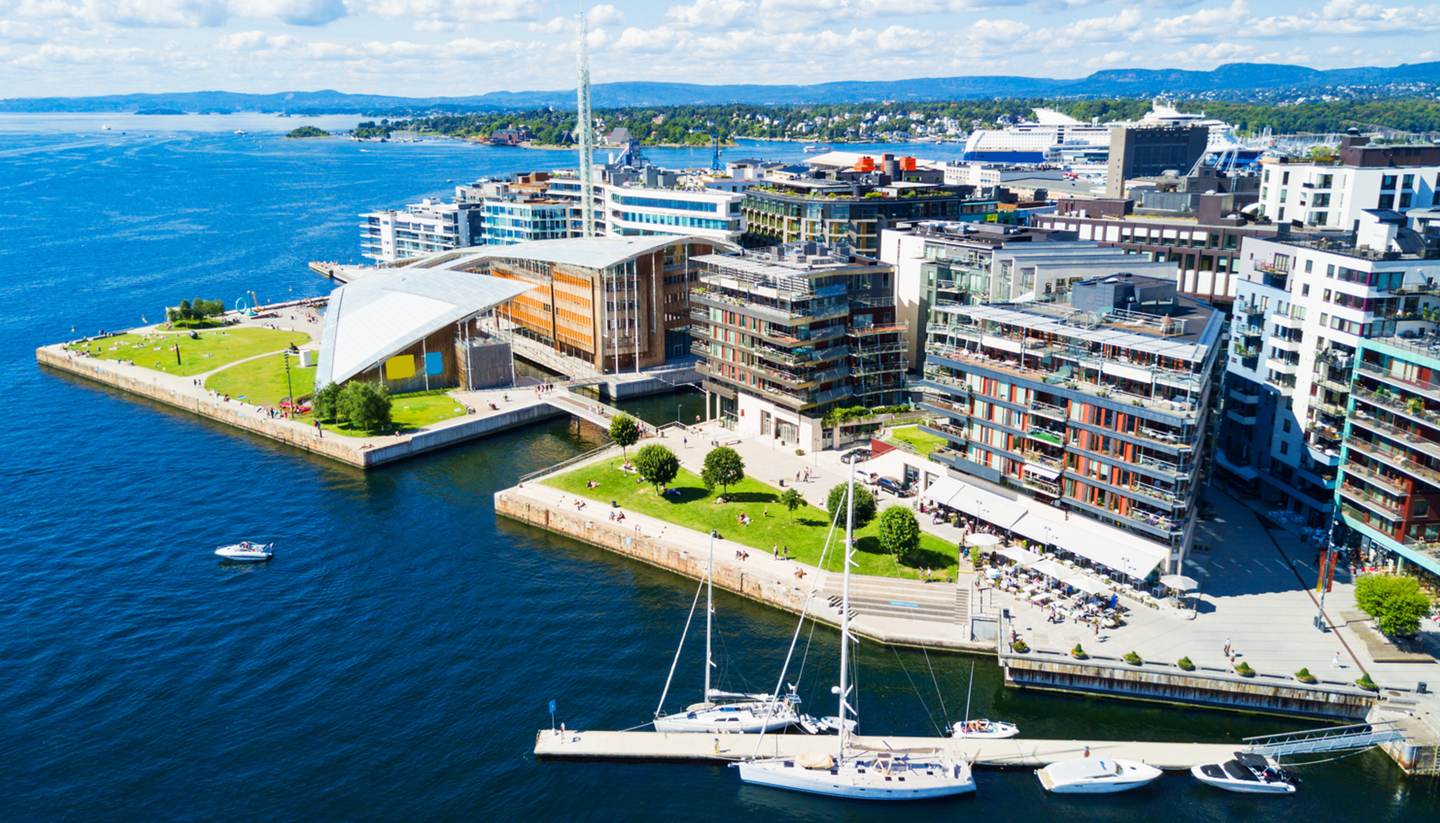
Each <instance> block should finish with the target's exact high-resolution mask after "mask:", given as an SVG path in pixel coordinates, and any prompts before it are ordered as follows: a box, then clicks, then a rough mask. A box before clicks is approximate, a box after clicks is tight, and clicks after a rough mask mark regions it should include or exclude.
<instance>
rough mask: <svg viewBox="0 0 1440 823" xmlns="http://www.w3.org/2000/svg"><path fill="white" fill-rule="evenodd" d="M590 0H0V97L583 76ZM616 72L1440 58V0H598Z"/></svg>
mask: <svg viewBox="0 0 1440 823" xmlns="http://www.w3.org/2000/svg"><path fill="white" fill-rule="evenodd" d="M579 8H580V7H579V5H578V4H576V3H570V2H546V1H545V0H539V1H538V2H527V0H0V97H33V96H41V95H80V94H105V93H113V92H128V91H187V90H196V89H227V90H233V91H256V92H263V91H280V90H286V89H318V88H336V89H340V90H342V91H354V92H374V93H385V94H405V95H417V96H429V95H459V94H474V93H479V92H485V91H492V90H496V89H537V88H540V89H544V88H565V87H568V86H571V85H572V84H573V77H574V40H575V32H576V29H575V20H576V14H577V12H578V9H579ZM590 19H591V37H590V42H591V53H592V66H593V76H594V78H595V81H596V82H605V81H614V80H684V81H691V82H702V83H724V82H760V83H782V82H801V83H805V82H819V81H825V80H844V79H902V78H906V77H920V76H942V75H955V74H1023V75H1044V76H1052V77H1078V76H1083V75H1085V74H1088V73H1090V72H1092V71H1095V70H1097V69H1102V68H1116V67H1136V66H1139V67H1149V68H1160V67H1180V68H1196V69H1208V68H1213V67H1214V66H1216V65H1218V64H1220V63H1227V62H1236V61H1257V62H1287V63H1300V64H1304V65H1311V66H1317V67H1336V66H1355V65H1394V64H1397V63H1404V62H1419V61H1424V60H1440V2H1423V0H1422V1H1421V2H1416V3H1413V4H1408V3H1405V2H1403V0H1397V2H1395V3H1394V4H1392V3H1391V2H1389V0H1379V1H1378V2H1373V3H1372V2H1362V0H1328V2H1324V3H1297V2H1293V0H1291V2H1277V1H1276V0H1128V2H1127V0H690V2H683V0H682V1H681V2H669V3H666V2H663V0H662V2H626V1H625V0H615V2H613V3H606V4H596V5H594V6H592V7H591V10H590Z"/></svg>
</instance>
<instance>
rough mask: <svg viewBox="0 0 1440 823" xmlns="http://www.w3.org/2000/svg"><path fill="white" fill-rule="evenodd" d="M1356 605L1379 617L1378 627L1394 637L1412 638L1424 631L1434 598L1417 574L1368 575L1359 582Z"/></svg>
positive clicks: (1377, 620)
mask: <svg viewBox="0 0 1440 823" xmlns="http://www.w3.org/2000/svg"><path fill="white" fill-rule="evenodd" d="M1355 604H1356V605H1358V606H1359V607H1360V608H1361V610H1362V611H1364V612H1365V613H1366V614H1368V615H1370V616H1371V617H1373V618H1375V626H1376V627H1377V628H1379V629H1380V632H1381V633H1382V634H1385V635H1389V636H1390V637H1408V636H1410V635H1412V634H1414V633H1416V632H1418V631H1420V621H1421V620H1423V619H1424V618H1425V615H1427V614H1429V613H1430V598H1429V597H1426V596H1425V593H1424V592H1422V591H1420V583H1419V581H1417V580H1416V579H1415V578H1413V577H1404V576H1402V575H1396V574H1367V575H1362V576H1361V577H1360V579H1358V580H1356V581H1355Z"/></svg>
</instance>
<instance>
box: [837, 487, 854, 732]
mask: <svg viewBox="0 0 1440 823" xmlns="http://www.w3.org/2000/svg"><path fill="white" fill-rule="evenodd" d="M854 543H855V461H853V460H852V461H850V480H849V487H848V488H847V489H846V491H845V559H844V561H843V564H842V567H841V572H840V707H839V708H840V735H839V737H840V758H839V759H841V760H844V759H845V738H846V737H847V734H846V729H845V726H846V723H845V719H846V717H847V716H848V715H847V714H846V700H847V698H848V697H849V694H848V693H847V692H848V691H849V688H850V676H849V675H850V552H851V550H852V548H853V546H854Z"/></svg>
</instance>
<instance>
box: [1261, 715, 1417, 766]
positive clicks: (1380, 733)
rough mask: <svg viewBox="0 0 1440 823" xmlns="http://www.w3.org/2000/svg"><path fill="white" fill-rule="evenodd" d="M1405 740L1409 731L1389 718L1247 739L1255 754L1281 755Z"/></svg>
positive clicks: (1364, 747)
mask: <svg viewBox="0 0 1440 823" xmlns="http://www.w3.org/2000/svg"><path fill="white" fill-rule="evenodd" d="M1404 739H1405V733H1404V732H1402V731H1401V730H1400V728H1399V727H1398V726H1397V725H1396V724H1394V723H1392V722H1388V721H1387V722H1384V723H1357V724H1355V725H1352V726H1332V727H1330V728H1324V729H1310V730H1307V731H1298V732H1285V733H1283V734H1267V735H1262V736H1260V737H1247V738H1245V748H1246V750H1247V751H1250V752H1254V753H1255V754H1264V755H1269V756H1271V757H1279V756H1282V755H1287V754H1311V753H1316V752H1338V751H1343V750H1345V749H1368V748H1370V747H1371V746H1378V745H1380V744H1382V743H1391V742H1394V741H1396V740H1404Z"/></svg>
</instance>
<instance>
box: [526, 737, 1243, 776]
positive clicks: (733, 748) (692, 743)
mask: <svg viewBox="0 0 1440 823" xmlns="http://www.w3.org/2000/svg"><path fill="white" fill-rule="evenodd" d="M854 740H855V745H856V746H858V747H864V748H879V749H884V748H886V747H889V748H891V749H896V750H901V749H923V750H935V749H941V750H944V751H945V752H947V753H949V754H951V755H952V756H957V757H963V758H965V759H966V760H970V761H973V762H974V763H975V765H977V766H992V767H996V768H1005V767H1015V768H1036V767H1039V766H1045V765H1048V764H1050V763H1054V762H1056V761H1059V760H1068V759H1070V758H1074V757H1081V756H1083V755H1084V753H1085V747H1086V746H1089V747H1090V754H1091V756H1092V757H1117V758H1124V759H1126V760H1138V761H1141V762H1144V763H1148V764H1150V765H1151V766H1154V767H1156V768H1157V769H1167V770H1179V769H1189V768H1190V767H1191V766H1196V765H1199V764H1201V763H1219V762H1221V761H1223V760H1229V759H1230V758H1231V757H1233V756H1234V753H1235V752H1236V751H1237V750H1238V749H1240V748H1242V745H1243V744H1239V743H1163V742H1122V741H1115V740H1030V739H1026V738H1023V737H1015V738H1011V739H1009V740H952V739H950V738H945V737H903V736H895V737H876V736H864V735H861V736H859V737H856V738H854ZM756 742H757V741H756V737H755V736H754V735H745V734H720V735H715V734H665V733H661V732H638V731H637V732H605V731H566V732H565V733H564V734H563V735H562V734H561V733H560V732H558V731H551V730H550V729H542V730H540V731H539V732H537V733H536V735H535V756H536V757H539V758H554V759H572V760H675V761H684V760H689V761H717V762H730V761H735V760H741V759H744V758H748V757H753V756H755V755H756V754H757V751H756ZM759 744H760V745H759V751H758V754H759V755H761V756H766V757H774V756H783V757H799V756H802V755H805V754H811V753H830V752H832V751H833V750H834V748H835V738H834V737H831V736H826V735H801V734H767V735H765V736H764V738H762V739H761V740H760V741H759Z"/></svg>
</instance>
